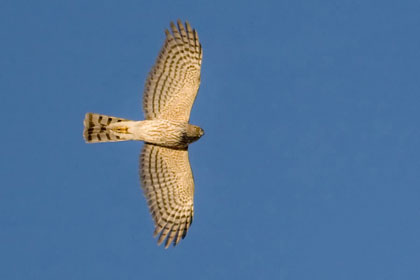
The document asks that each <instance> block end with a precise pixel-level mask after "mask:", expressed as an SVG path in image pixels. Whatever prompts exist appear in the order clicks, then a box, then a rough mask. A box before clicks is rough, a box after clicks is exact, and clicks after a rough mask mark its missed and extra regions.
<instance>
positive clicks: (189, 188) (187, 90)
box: [83, 20, 204, 248]
mask: <svg viewBox="0 0 420 280" xmlns="http://www.w3.org/2000/svg"><path fill="white" fill-rule="evenodd" d="M165 33H166V39H165V43H164V45H163V47H162V49H161V50H160V52H159V55H158V58H157V60H156V63H155V65H154V66H153V68H152V70H151V71H150V73H149V76H148V77H147V80H146V84H145V88H144V93H143V110H144V115H145V120H142V121H132V120H127V119H122V118H116V117H111V116H107V115H101V114H94V113H87V114H86V116H85V120H84V131H83V137H84V139H85V141H86V142H87V143H98V142H117V141H127V140H138V141H144V143H145V144H144V146H143V149H142V151H141V154H140V181H141V185H142V188H143V192H144V196H145V197H146V199H147V203H148V206H149V210H150V212H151V215H152V217H153V220H154V223H155V231H154V237H156V236H158V235H159V238H158V245H160V244H162V243H163V242H165V248H168V247H169V245H170V244H171V243H173V245H174V246H175V245H176V244H178V242H179V241H180V240H181V239H183V238H184V237H185V236H186V234H187V231H188V229H189V227H190V225H191V223H192V220H193V216H194V203H193V200H194V179H193V174H192V171H191V167H190V163H189V160H188V145H189V144H191V143H192V142H194V141H197V140H198V139H199V138H200V137H201V136H203V134H204V131H203V129H201V128H200V127H198V126H195V125H192V124H189V118H190V112H191V108H192V106H193V103H194V100H195V97H196V95H197V92H198V89H199V86H200V69H201V60H202V55H203V54H202V51H201V44H200V41H199V39H198V34H197V31H196V30H195V29H192V28H191V26H190V24H189V23H188V22H185V25H184V24H183V23H182V22H181V21H180V20H178V22H177V25H175V24H174V23H173V22H171V23H170V31H169V30H165Z"/></svg>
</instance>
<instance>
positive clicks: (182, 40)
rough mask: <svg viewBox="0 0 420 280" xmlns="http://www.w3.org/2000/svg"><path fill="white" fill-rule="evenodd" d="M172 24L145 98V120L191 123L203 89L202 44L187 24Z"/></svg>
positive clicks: (146, 86)
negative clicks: (196, 103) (195, 104)
mask: <svg viewBox="0 0 420 280" xmlns="http://www.w3.org/2000/svg"><path fill="white" fill-rule="evenodd" d="M177 23H178V26H176V25H175V24H174V23H173V22H171V31H172V33H171V32H169V31H168V30H165V33H166V40H165V43H164V45H163V47H162V49H161V50H160V53H159V55H158V58H157V60H156V63H155V65H154V66H153V68H152V70H151V71H150V73H149V76H148V78H147V81H146V85H145V90H144V94H143V110H144V114H145V118H146V119H156V118H159V119H168V120H178V121H185V122H188V120H189V118H190V112H191V108H192V105H193V103H194V100H195V97H196V95H197V92H198V88H199V87H200V69H201V60H202V51H201V44H200V42H199V39H198V34H197V31H195V29H192V28H191V26H190V24H189V23H188V22H185V26H184V25H183V24H182V22H181V21H180V20H178V22H177Z"/></svg>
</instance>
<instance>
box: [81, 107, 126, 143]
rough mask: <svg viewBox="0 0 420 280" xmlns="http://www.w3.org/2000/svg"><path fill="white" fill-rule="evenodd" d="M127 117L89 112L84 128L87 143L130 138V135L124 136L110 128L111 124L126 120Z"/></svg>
mask: <svg viewBox="0 0 420 280" xmlns="http://www.w3.org/2000/svg"><path fill="white" fill-rule="evenodd" d="M125 121H128V120H126V119H121V118H115V117H110V116H106V115H100V114H94V113H87V114H86V116H85V120H84V122H83V123H84V125H85V128H84V130H83V137H84V138H85V141H86V142H87V143H98V142H117V141H126V140H130V138H129V137H128V135H127V137H124V135H123V134H121V133H116V132H118V131H117V130H115V128H116V127H115V126H113V127H114V128H113V129H110V124H113V123H118V122H125Z"/></svg>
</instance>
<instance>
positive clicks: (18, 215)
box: [0, 0, 420, 280]
mask: <svg viewBox="0 0 420 280" xmlns="http://www.w3.org/2000/svg"><path fill="white" fill-rule="evenodd" d="M419 14H420V3H419V2H418V1H389V0H388V1H387V0H386V1H369V0H365V1H319V0H318V1H309V0H306V1H292V0H289V1H236V2H235V1H191V2H189V1H7V0H6V1H2V2H1V3H0V38H1V44H0V117H1V119H2V129H3V132H2V137H1V140H0V141H1V148H0V153H1V156H0V178H1V179H2V184H1V187H0V278H1V279H146V278H147V279H163V278H170V279H185V278H187V279H189V278H191V279H324V280H328V279H334V280H337V279H419V277H420V266H419V265H418V264H419V259H420V239H419V236H420V203H419V201H420V190H419V186H420V176H419V174H420V172H419V171H420V147H419V139H420V128H419V127H420V126H419V119H420V114H419V106H420V79H419V77H420V76H419V65H420V51H419V50H420V37H419V34H420V17H419ZM178 18H180V19H182V20H185V19H187V20H189V21H190V23H191V25H192V26H193V27H194V28H196V29H197V30H198V32H199V36H200V39H201V42H202V45H203V52H204V57H203V66H202V78H201V80H202V84H201V88H200V92H199V95H198V97H197V99H196V103H195V105H194V108H193V111H192V116H191V122H192V123H193V124H197V125H200V126H201V127H203V128H204V130H205V131H206V135H205V136H204V137H203V138H201V139H200V141H198V142H197V143H194V144H193V145H192V146H191V147H190V161H191V164H192V168H193V172H194V176H195V183H196V196H195V220H194V223H193V225H192V227H191V229H190V231H189V234H188V236H187V238H186V239H184V240H183V241H182V242H181V243H180V244H179V246H177V247H176V248H170V249H168V250H164V249H163V248H162V247H157V245H156V240H154V239H153V238H152V232H153V223H152V220H151V217H150V215H149V213H148V210H147V205H146V202H145V200H144V198H143V195H142V192H141V189H140V184H139V179H138V166H137V162H138V154H139V151H140V148H141V145H142V144H141V143H136V142H126V143H110V144H94V145H87V144H85V143H84V141H83V138H82V129H83V125H82V122H83V118H84V114H85V113H86V112H98V113H105V114H109V115H114V116H119V117H123V118H128V119H141V118H142V116H143V115H142V112H141V95H142V90H143V85H144V81H145V78H146V75H147V73H148V71H149V69H150V67H151V66H152V65H153V63H154V61H155V58H156V56H157V53H158V51H159V49H160V47H161V45H162V43H163V40H164V32H163V31H164V29H165V28H167V27H168V26H169V22H170V21H171V20H176V19H178Z"/></svg>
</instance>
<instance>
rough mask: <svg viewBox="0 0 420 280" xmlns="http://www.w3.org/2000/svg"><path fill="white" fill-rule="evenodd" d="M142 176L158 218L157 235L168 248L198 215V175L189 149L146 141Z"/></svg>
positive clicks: (144, 190) (144, 188)
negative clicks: (192, 163)
mask: <svg viewBox="0 0 420 280" xmlns="http://www.w3.org/2000/svg"><path fill="white" fill-rule="evenodd" d="M140 178H141V179H140V180H141V184H142V188H143V192H144V195H145V197H146V199H147V203H148V205H149V209H150V212H151V214H152V217H153V220H154V222H155V231H154V233H153V235H154V236H155V237H156V236H159V238H158V244H159V245H160V244H161V243H163V242H164V241H165V240H166V242H165V248H167V247H168V246H169V245H170V244H171V243H173V244H174V245H176V244H178V242H179V241H180V239H181V238H184V237H185V236H186V233H187V231H188V228H189V226H190V224H191V221H192V217H193V215H194V206H193V203H194V202H193V201H194V179H193V175H192V171H191V167H190V163H189V160H188V151H187V150H176V149H170V148H165V147H161V146H156V145H153V144H145V145H144V147H143V150H142V153H141V155H140Z"/></svg>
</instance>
